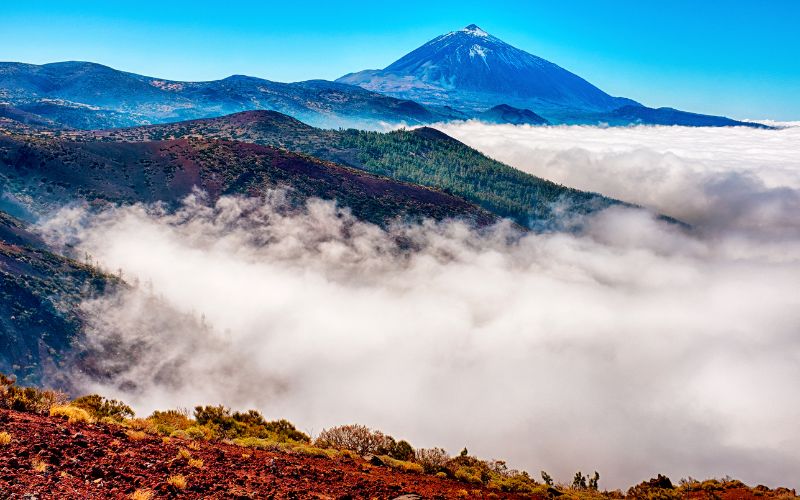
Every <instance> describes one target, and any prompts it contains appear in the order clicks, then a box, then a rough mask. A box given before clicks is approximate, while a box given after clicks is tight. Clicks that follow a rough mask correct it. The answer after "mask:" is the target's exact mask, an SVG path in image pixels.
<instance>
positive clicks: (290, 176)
mask: <svg viewBox="0 0 800 500" xmlns="http://www.w3.org/2000/svg"><path fill="white" fill-rule="evenodd" d="M0 183H2V184H4V185H5V186H6V187H7V189H8V190H9V191H10V192H11V193H12V194H14V195H16V196H18V197H20V198H21V199H27V200H32V202H33V203H34V204H36V205H37V206H36V207H34V208H36V209H39V210H46V209H47V208H50V207H57V206H60V205H62V204H63V203H65V202H68V201H72V200H74V199H75V198H83V199H85V200H88V201H106V202H112V203H134V202H153V201H166V202H175V201H177V200H180V199H181V198H183V197H184V196H186V195H187V194H189V193H190V192H191V190H192V188H193V187H195V186H196V187H199V188H202V189H204V190H206V191H207V192H208V193H209V194H210V195H211V197H212V198H216V197H218V196H221V195H225V194H232V195H233V194H236V195H246V196H258V195H261V194H263V193H264V192H265V191H266V190H267V189H270V188H276V187H288V188H290V194H291V195H292V196H293V198H294V199H295V200H296V201H298V202H302V201H303V200H305V199H307V198H311V197H317V198H323V199H335V200H337V202H338V203H339V204H340V205H341V206H346V207H349V208H351V209H352V211H353V213H354V215H356V216H357V217H359V218H361V219H363V220H367V221H370V222H374V223H379V224H382V223H385V222H388V221H390V220H393V219H396V218H400V219H406V218H412V219H416V218H425V217H429V218H433V219H437V220H441V219H445V218H465V219H469V220H471V221H474V222H478V223H479V224H487V223H491V222H493V221H494V220H496V218H495V217H494V216H492V215H491V214H489V213H488V212H486V211H484V210H483V209H480V208H478V207H476V206H475V205H472V204H470V203H468V202H466V201H464V200H462V199H461V198H457V197H455V196H452V195H449V194H446V193H443V192H441V191H437V190H434V189H430V188H425V187H422V186H418V185H415V184H409V183H404V182H399V181H395V180H392V179H388V178H386V177H380V176H377V175H374V174H370V173H367V172H364V171H362V170H358V169H355V168H349V167H345V166H342V165H338V164H335V163H331V162H326V161H322V160H319V159H316V158H313V157H310V156H306V155H301V154H296V153H290V152H288V151H284V150H280V149H276V148H272V147H267V146H259V145H256V144H250V143H242V142H233V141H221V140H213V139H197V138H191V139H185V138H184V139H175V140H166V141H152V142H136V143H129V142H72V141H65V140H59V139H56V138H45V137H30V136H19V135H7V136H0Z"/></svg>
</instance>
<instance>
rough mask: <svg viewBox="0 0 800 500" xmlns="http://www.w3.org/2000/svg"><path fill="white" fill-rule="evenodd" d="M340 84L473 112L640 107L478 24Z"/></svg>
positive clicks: (560, 111) (438, 39)
mask: <svg viewBox="0 0 800 500" xmlns="http://www.w3.org/2000/svg"><path fill="white" fill-rule="evenodd" d="M337 81H338V82H341V83H348V84H352V85H359V86H361V87H364V88H366V89H369V90H373V91H377V92H382V93H384V94H389V95H392V96H395V97H400V98H404V99H412V100H415V101H418V102H421V103H423V104H433V105H448V106H460V107H462V108H464V109H467V110H473V111H477V110H485V109H488V108H491V107H493V106H496V105H499V104H510V105H512V106H515V107H518V108H523V109H532V110H535V111H536V112H537V113H539V112H540V111H541V112H544V113H547V112H552V113H554V114H570V113H573V112H577V113H593V112H606V111H610V110H614V109H617V108H620V107H622V106H625V105H636V104H637V103H635V102H633V101H631V100H629V99H623V98H617V97H612V96H610V95H608V94H606V93H605V92H603V91H602V90H600V89H598V88H597V87H595V86H594V85H592V84H590V83H589V82H587V81H586V80H584V79H583V78H581V77H579V76H577V75H575V74H573V73H570V72H569V71H567V70H565V69H563V68H561V67H559V66H557V65H555V64H553V63H551V62H549V61H547V60H545V59H542V58H541V57H537V56H535V55H533V54H529V53H528V52H525V51H524V50H520V49H517V48H515V47H512V46H511V45H509V44H507V43H505V42H504V41H502V40H500V39H499V38H497V37H495V36H492V35H490V34H489V33H488V32H486V31H485V30H483V29H481V28H480V27H478V25H476V24H470V25H469V26H466V27H465V28H462V29H460V30H458V31H452V32H450V33H446V34H444V35H440V36H438V37H436V38H434V39H433V40H431V41H429V42H428V43H426V44H424V45H422V46H421V47H419V48H418V49H416V50H414V51H412V52H410V53H408V54H406V55H405V56H403V57H401V58H400V59H398V60H397V61H395V62H394V63H392V64H390V65H389V66H387V67H386V68H384V69H382V70H366V71H361V72H358V73H351V74H349V75H345V76H343V77H342V78H340V79H339V80H337Z"/></svg>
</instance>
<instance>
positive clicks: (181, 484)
mask: <svg viewBox="0 0 800 500" xmlns="http://www.w3.org/2000/svg"><path fill="white" fill-rule="evenodd" d="M167 484H168V485H170V486H172V487H173V488H175V489H177V490H183V489H185V488H186V486H187V485H188V481H187V480H186V476H182V475H181V474H175V475H174V476H169V477H168V478H167Z"/></svg>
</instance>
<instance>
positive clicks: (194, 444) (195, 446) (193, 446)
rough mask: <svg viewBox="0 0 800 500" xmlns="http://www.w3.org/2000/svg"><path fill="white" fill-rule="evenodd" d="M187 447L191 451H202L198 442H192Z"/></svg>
mask: <svg viewBox="0 0 800 500" xmlns="http://www.w3.org/2000/svg"><path fill="white" fill-rule="evenodd" d="M186 447H187V448H189V449H190V450H194V451H197V450H199V449H200V443H198V442H197V441H190V442H189V444H187V445H186Z"/></svg>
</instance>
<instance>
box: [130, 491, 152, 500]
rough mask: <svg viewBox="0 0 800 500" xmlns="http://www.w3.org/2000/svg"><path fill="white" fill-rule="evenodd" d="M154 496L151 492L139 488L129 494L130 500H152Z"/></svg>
mask: <svg viewBox="0 0 800 500" xmlns="http://www.w3.org/2000/svg"><path fill="white" fill-rule="evenodd" d="M154 496H155V493H154V492H153V490H148V489H143V488H140V489H138V490H136V491H134V492H133V493H132V494H131V500H153V497H154Z"/></svg>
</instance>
